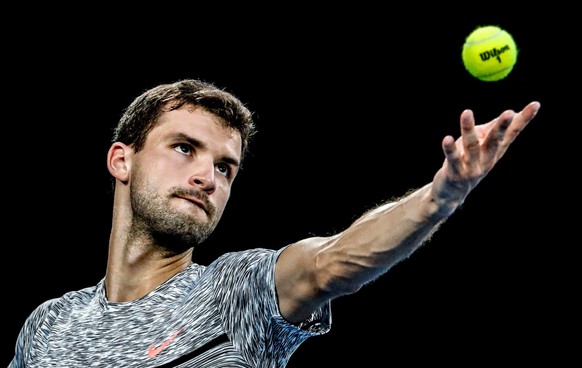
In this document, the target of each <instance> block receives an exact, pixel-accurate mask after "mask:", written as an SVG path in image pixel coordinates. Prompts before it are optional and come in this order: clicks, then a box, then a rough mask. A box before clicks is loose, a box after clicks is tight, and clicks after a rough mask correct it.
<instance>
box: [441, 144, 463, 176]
mask: <svg viewBox="0 0 582 368" xmlns="http://www.w3.org/2000/svg"><path fill="white" fill-rule="evenodd" d="M441 145H442V148H443V152H444V154H445V160H446V164H447V168H448V170H449V171H450V172H451V173H452V174H454V175H455V176H457V175H459V174H460V173H461V171H462V169H463V164H462V162H461V155H460V153H459V150H458V149H457V144H456V142H455V139H454V138H453V137H452V136H450V135H448V136H446V137H444V138H443V141H442V144H441Z"/></svg>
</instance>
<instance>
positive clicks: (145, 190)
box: [130, 180, 220, 254]
mask: <svg viewBox="0 0 582 368" xmlns="http://www.w3.org/2000/svg"><path fill="white" fill-rule="evenodd" d="M178 195H180V196H188V195H190V196H195V195H196V193H189V192H188V191H187V190H184V189H182V188H178V187H172V188H170V189H169V190H168V191H167V194H166V195H161V194H159V193H157V191H156V190H155V189H154V188H151V187H149V186H148V185H147V183H145V182H144V181H139V180H138V181H136V182H134V184H133V185H132V187H131V188H130V196H131V206H132V209H133V216H134V217H133V223H132V232H134V233H135V235H137V236H140V237H141V236H144V235H145V238H148V237H149V238H151V240H152V241H153V243H155V244H156V245H158V246H160V247H162V248H164V249H165V250H166V251H168V252H169V253H170V254H179V253H182V252H184V251H186V250H187V249H190V248H192V247H194V246H196V245H198V244H201V243H203V242H204V241H205V240H206V239H207V238H208V237H209V236H210V234H212V232H213V231H214V229H215V228H216V225H217V224H218V220H219V217H220V216H218V215H217V211H216V208H215V207H214V206H213V205H212V203H210V202H209V201H207V200H204V203H205V205H206V215H207V217H208V221H201V220H199V219H197V218H196V217H195V216H194V215H193V214H191V213H187V212H184V211H178V210H177V209H175V208H173V207H172V205H171V199H172V198H177V196H178ZM198 197H199V195H198ZM180 200H185V199H180ZM201 200H203V199H201ZM192 205H193V206H194V204H192ZM201 211H202V209H201Z"/></svg>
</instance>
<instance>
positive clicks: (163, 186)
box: [130, 105, 241, 252]
mask: <svg viewBox="0 0 582 368" xmlns="http://www.w3.org/2000/svg"><path fill="white" fill-rule="evenodd" d="M240 159H241V137H240V134H239V132H238V131H236V130H234V129H231V128H229V127H226V126H224V125H222V124H220V123H219V122H218V120H217V118H216V117H215V116H213V115H212V114H210V113H208V112H206V111H204V110H202V109H200V108H198V109H194V108H192V106H188V105H187V106H184V107H182V108H180V109H178V110H174V111H169V112H164V113H163V114H162V115H161V116H160V122H159V124H158V125H157V126H156V127H155V128H154V129H152V131H151V132H150V133H149V134H148V137H147V139H146V142H145V145H144V147H143V149H142V150H141V151H139V152H138V153H136V154H135V155H134V158H133V161H132V166H131V173H130V185H131V194H130V195H131V205H132V210H133V213H134V225H137V226H143V228H138V230H143V231H144V232H146V233H150V234H151V235H152V236H153V237H154V239H155V241H157V242H158V243H160V245H162V246H164V247H166V248H168V250H171V251H176V252H181V251H183V250H185V249H187V248H190V247H192V246H194V245H196V244H198V243H200V242H202V241H204V240H205V239H206V238H207V237H208V236H209V235H210V234H211V233H212V231H213V230H214V228H215V227H216V225H217V224H218V222H219V220H220V218H221V217H222V213H223V211H224V208H225V207H226V203H227V202H228V198H229V197H230V192H231V187H232V184H233V181H234V178H235V177H236V174H237V173H238V169H239V166H240Z"/></svg>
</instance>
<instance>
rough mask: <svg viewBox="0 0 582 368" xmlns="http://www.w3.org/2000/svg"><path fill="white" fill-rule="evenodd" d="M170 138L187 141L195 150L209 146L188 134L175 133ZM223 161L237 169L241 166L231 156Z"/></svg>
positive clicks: (223, 158)
mask: <svg viewBox="0 0 582 368" xmlns="http://www.w3.org/2000/svg"><path fill="white" fill-rule="evenodd" d="M170 138H171V139H173V140H181V141H186V142H187V143H188V144H190V145H191V146H192V147H195V148H199V149H205V148H207V145H206V144H204V143H203V142H201V141H200V140H198V139H196V138H194V137H192V136H190V135H188V134H185V133H182V132H178V133H174V134H172V135H171V136H170ZM222 161H224V162H225V163H227V164H229V165H232V166H235V167H239V166H240V161H239V160H237V159H236V158H234V157H231V156H224V157H222Z"/></svg>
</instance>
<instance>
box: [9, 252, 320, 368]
mask: <svg viewBox="0 0 582 368" xmlns="http://www.w3.org/2000/svg"><path fill="white" fill-rule="evenodd" d="M282 250H283V249H280V250H278V251H275V250H270V249H252V250H247V251H241V252H232V253H228V254H225V255H223V256H221V257H219V258H218V259H217V260H216V261H214V262H212V263H211V264H210V265H208V266H201V265H198V264H192V265H191V266H189V267H188V268H187V269H185V270H183V271H182V272H180V273H178V274H177V275H175V276H174V277H173V278H171V279H170V280H168V281H166V282H165V283H164V284H162V285H160V286H159V287H158V288H157V289H155V290H153V291H152V292H150V293H149V294H147V295H146V296H144V297H142V298H140V299H138V300H134V301H131V302H124V303H111V302H108V301H107V299H106V296H105V288H104V280H101V281H100V282H99V283H98V284H97V285H96V286H92V287H88V288H85V289H82V290H78V291H72V292H68V293H66V294H64V295H63V296H62V297H60V298H56V299H52V300H48V301H46V302H44V303H43V304H41V305H40V306H38V307H37V308H36V309H35V310H34V311H33V312H32V313H31V315H30V316H29V317H28V319H27V320H26V321H25V323H24V325H23V327H22V330H21V331H20V334H19V336H18V339H17V342H16V351H15V355H14V358H13V360H12V362H11V363H10V365H9V368H24V367H27V368H32V367H42V368H49V367H71V368H72V367H83V368H87V367H123V368H131V367H136V368H137V367H139V368H145V367H148V368H149V367H164V368H165V367H181V368H186V367H200V368H202V367H212V368H220V367H229V368H237V367H244V368H249V367H261V368H262V367H265V368H266V367H285V366H286V365H287V363H288V360H289V358H290V357H291V354H293V352H294V351H295V350H296V349H297V348H298V347H299V345H301V344H302V343H303V342H304V341H305V340H307V339H308V338H309V337H311V336H315V335H321V334H325V333H327V332H328V331H329V329H330V327H331V311H330V305H329V304H327V305H326V306H325V307H324V308H321V309H320V310H319V311H317V312H315V313H314V314H313V315H312V316H311V317H310V318H309V319H307V320H306V321H304V322H303V323H301V324H299V325H293V324H290V323H288V322H286V321H285V320H284V319H283V318H282V317H281V315H280V314H279V309H278V304H277V295H276V291H275V282H274V269H275V261H276V259H277V257H278V256H279V254H280V253H281V251H282Z"/></svg>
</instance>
